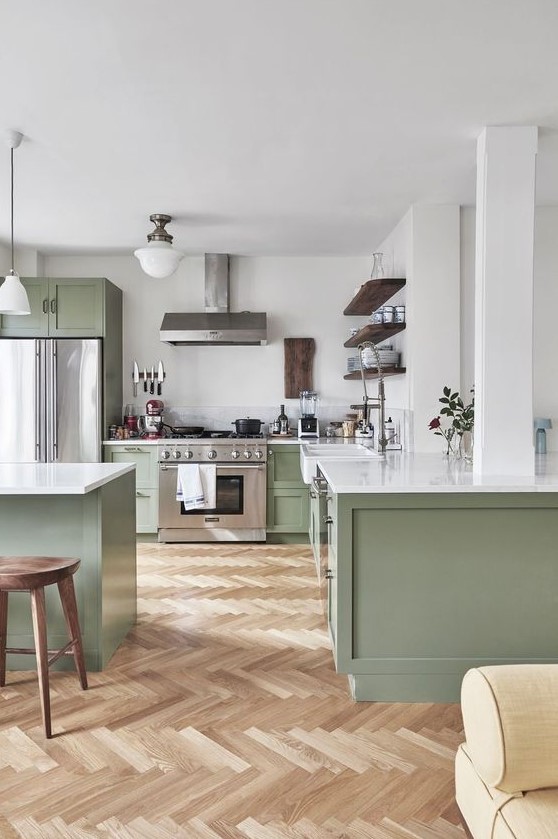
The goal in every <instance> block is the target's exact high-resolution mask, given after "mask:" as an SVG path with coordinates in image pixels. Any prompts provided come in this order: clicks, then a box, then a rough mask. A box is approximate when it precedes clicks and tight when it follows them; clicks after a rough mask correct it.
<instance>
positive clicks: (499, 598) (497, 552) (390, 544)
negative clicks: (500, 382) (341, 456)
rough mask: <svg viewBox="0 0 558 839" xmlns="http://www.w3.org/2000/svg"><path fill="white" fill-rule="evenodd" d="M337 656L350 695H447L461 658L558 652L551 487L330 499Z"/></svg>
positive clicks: (557, 538)
mask: <svg viewBox="0 0 558 839" xmlns="http://www.w3.org/2000/svg"><path fill="white" fill-rule="evenodd" d="M338 501H339V503H338V505H337V516H338V527H339V532H340V536H339V543H338V564H339V568H338V584H339V592H340V599H339V629H338V651H337V666H338V669H339V670H340V671H341V672H346V673H349V674H352V675H353V678H352V679H351V681H352V687H353V691H354V695H355V698H357V699H376V700H381V701H458V699H459V689H460V684H461V679H462V676H463V674H464V672H465V671H466V670H467V669H468V668H469V667H472V666H478V665H482V664H487V663H494V664H497V663H510V662H519V661H549V662H555V661H558V643H557V642H556V632H555V628H556V619H557V609H558V496H557V495H556V494H554V493H550V494H547V493H484V494H481V493H468V494H450V493H448V494H444V495H442V494H440V495H438V494H434V495H426V494H425V495H419V494H417V495H410V494H407V495H397V494H393V495H389V494H383V495H369V496H360V497H358V496H341V497H340V498H339V499H338Z"/></svg>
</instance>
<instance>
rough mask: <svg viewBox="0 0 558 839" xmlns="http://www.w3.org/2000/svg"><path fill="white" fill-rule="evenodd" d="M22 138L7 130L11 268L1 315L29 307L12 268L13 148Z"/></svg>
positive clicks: (1, 290) (1, 289) (0, 294)
mask: <svg viewBox="0 0 558 839" xmlns="http://www.w3.org/2000/svg"><path fill="white" fill-rule="evenodd" d="M22 139H23V134H21V133H20V132H19V131H7V132H6V142H7V144H8V146H9V147H10V170H11V190H10V196H11V203H10V219H11V257H12V259H11V266H12V267H11V269H10V273H9V274H7V275H6V279H5V280H4V282H3V283H2V285H1V286H0V314H3V315H29V314H30V313H31V308H30V306H29V298H28V297H27V292H26V291H25V289H24V287H23V285H22V284H21V280H20V279H19V275H18V274H17V273H16V271H15V270H14V149H17V147H18V146H19V144H20V143H21V141H22Z"/></svg>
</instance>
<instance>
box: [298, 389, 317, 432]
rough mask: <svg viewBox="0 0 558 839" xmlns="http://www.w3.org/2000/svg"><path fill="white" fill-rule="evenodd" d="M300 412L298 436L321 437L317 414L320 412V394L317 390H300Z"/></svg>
mask: <svg viewBox="0 0 558 839" xmlns="http://www.w3.org/2000/svg"><path fill="white" fill-rule="evenodd" d="M300 413H301V417H300V419H299V421H298V436H299V437H319V436H320V427H319V424H318V419H317V416H316V414H317V413H318V394H317V393H316V391H315V390H302V391H301V392H300Z"/></svg>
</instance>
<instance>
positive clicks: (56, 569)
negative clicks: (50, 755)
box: [0, 556, 87, 737]
mask: <svg viewBox="0 0 558 839" xmlns="http://www.w3.org/2000/svg"><path fill="white" fill-rule="evenodd" d="M79 564H80V561H79V559H72V558H68V557H56V556H54V557H53V556H2V557H0V687H3V686H4V685H5V684H6V653H25V654H28V655H36V656H37V676H38V679H39V695H40V698H41V710H42V713H43V723H44V727H45V734H46V736H47V737H51V736H52V731H51V724H50V692H49V682H48V668H49V667H50V665H51V664H53V663H54V662H55V661H57V660H58V659H59V658H60V657H61V656H63V655H73V656H74V661H75V665H76V670H77V672H78V674H79V680H80V682H81V686H82V688H83V690H86V689H87V673H86V672H85V658H84V656H83V647H82V643H81V632H80V629H79V618H78V610H77V603H76V593H75V590H74V579H73V574H75V572H76V571H77V569H78V568H79ZM54 583H56V585H57V586H58V591H59V593H60V600H61V602H62V609H63V610H64V617H65V619H66V627H67V629H68V635H69V637H70V640H69V641H68V643H67V644H66V646H65V647H62V649H60V650H49V649H48V645H47V628H46V609H45V586H50V585H53V584H54ZM10 591H28V592H29V593H30V594H31V614H32V617H33V635H34V637H35V648H34V649H18V648H17V647H7V646H6V635H7V629H8V593H9V592H10Z"/></svg>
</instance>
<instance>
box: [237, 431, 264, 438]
mask: <svg viewBox="0 0 558 839" xmlns="http://www.w3.org/2000/svg"><path fill="white" fill-rule="evenodd" d="M229 437H233V438H235V439H237V440H263V438H264V435H263V434H237V432H236V431H231V432H230V434H229Z"/></svg>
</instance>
